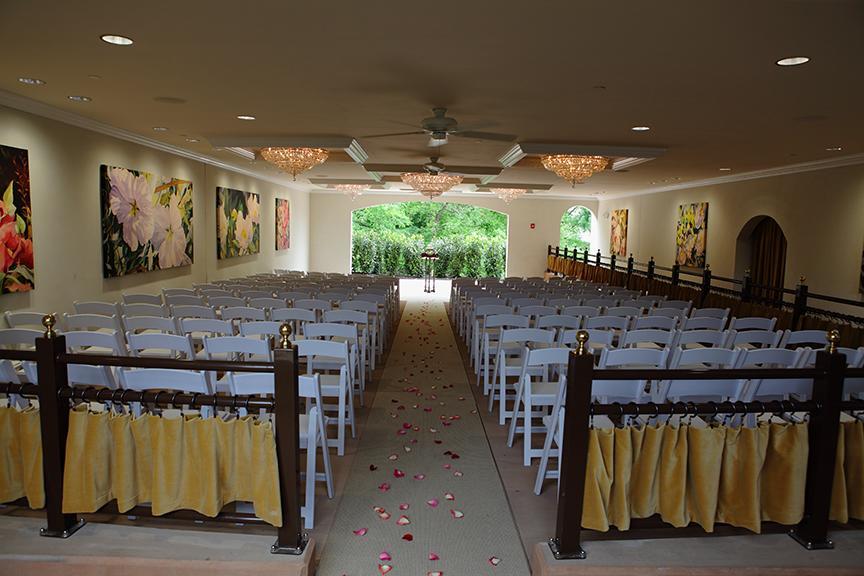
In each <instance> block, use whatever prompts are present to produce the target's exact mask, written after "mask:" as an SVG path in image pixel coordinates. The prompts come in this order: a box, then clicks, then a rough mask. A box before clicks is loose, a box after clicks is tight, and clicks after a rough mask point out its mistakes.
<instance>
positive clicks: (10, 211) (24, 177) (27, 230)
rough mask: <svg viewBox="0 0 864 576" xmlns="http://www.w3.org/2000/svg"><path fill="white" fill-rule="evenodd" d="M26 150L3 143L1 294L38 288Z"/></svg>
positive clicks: (0, 173) (0, 148)
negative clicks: (36, 286)
mask: <svg viewBox="0 0 864 576" xmlns="http://www.w3.org/2000/svg"><path fill="white" fill-rule="evenodd" d="M33 278H34V274H33V226H32V223H31V214H30V165H29V162H28V158H27V150H22V149H20V148H12V147H11V146H2V145H0V294H6V293H9V292H28V291H30V290H33V288H35V283H34V280H33Z"/></svg>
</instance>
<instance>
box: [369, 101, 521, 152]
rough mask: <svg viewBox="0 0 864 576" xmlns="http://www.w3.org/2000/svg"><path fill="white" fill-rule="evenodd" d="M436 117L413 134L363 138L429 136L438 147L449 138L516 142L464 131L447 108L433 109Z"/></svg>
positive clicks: (512, 138)
mask: <svg viewBox="0 0 864 576" xmlns="http://www.w3.org/2000/svg"><path fill="white" fill-rule="evenodd" d="M432 113H433V114H434V116H430V117H429V118H424V119H423V121H422V122H420V130H417V131H413V132H394V133H392V134H372V135H369V136H363V138H388V137H390V136H409V135H413V134H428V135H429V146H431V147H433V148H434V147H438V146H443V145H444V144H447V138H448V137H449V136H458V137H460V138H473V139H475V140H491V141H493V142H515V141H516V136H515V135H513V134H498V133H495V132H478V131H476V130H463V129H461V128H459V123H458V122H457V121H456V119H455V118H451V117H449V116H447V108H440V107H439V108H433V109H432Z"/></svg>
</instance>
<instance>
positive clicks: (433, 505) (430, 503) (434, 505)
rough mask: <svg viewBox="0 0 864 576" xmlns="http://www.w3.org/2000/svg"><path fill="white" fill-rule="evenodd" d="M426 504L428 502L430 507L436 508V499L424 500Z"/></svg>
mask: <svg viewBox="0 0 864 576" xmlns="http://www.w3.org/2000/svg"><path fill="white" fill-rule="evenodd" d="M426 504H428V505H429V506H430V507H431V508H436V507H437V506H438V499H437V498H432V499H431V500H426Z"/></svg>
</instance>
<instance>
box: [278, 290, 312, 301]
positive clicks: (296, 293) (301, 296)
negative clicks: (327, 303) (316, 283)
mask: <svg viewBox="0 0 864 576" xmlns="http://www.w3.org/2000/svg"><path fill="white" fill-rule="evenodd" d="M313 296H314V292H304V291H300V290H288V291H285V292H279V298H284V299H285V300H288V301H290V302H294V301H295V300H309V299H310V298H312V297H313Z"/></svg>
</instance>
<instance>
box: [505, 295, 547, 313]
mask: <svg viewBox="0 0 864 576" xmlns="http://www.w3.org/2000/svg"><path fill="white" fill-rule="evenodd" d="M510 305H511V306H513V307H514V308H516V310H519V308H522V307H523V306H543V298H529V297H520V298H513V299H512V300H511V301H510Z"/></svg>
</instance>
